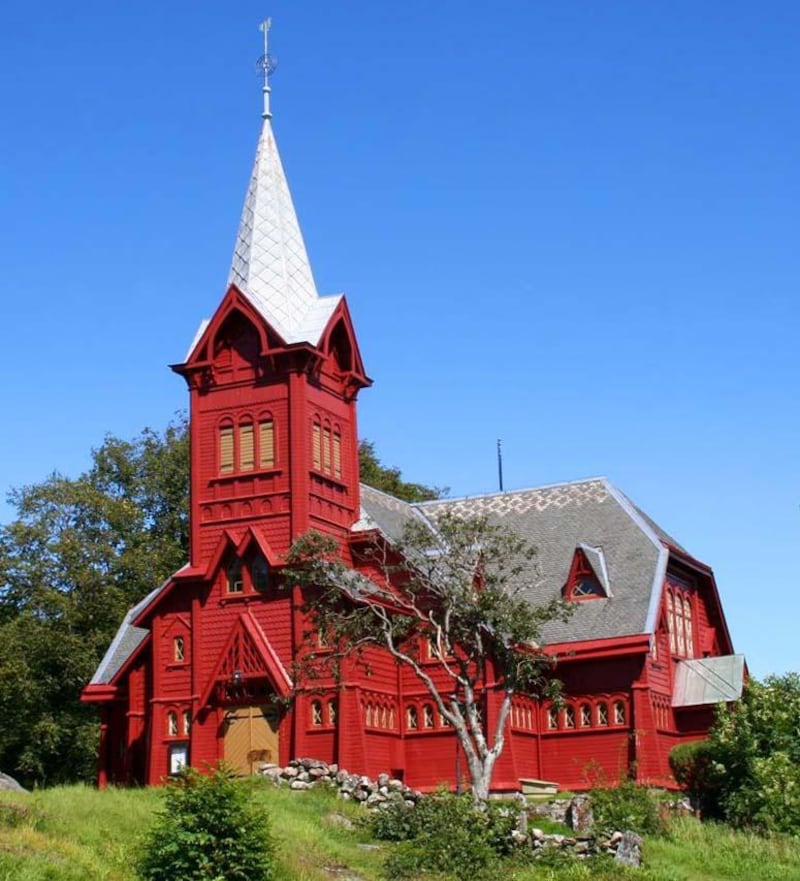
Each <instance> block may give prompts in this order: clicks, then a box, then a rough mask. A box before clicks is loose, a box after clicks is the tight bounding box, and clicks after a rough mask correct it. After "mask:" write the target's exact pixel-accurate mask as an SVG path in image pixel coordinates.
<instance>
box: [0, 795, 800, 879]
mask: <svg viewBox="0 0 800 881" xmlns="http://www.w3.org/2000/svg"><path fill="white" fill-rule="evenodd" d="M253 798H256V799H259V800H261V801H263V803H264V804H265V805H266V807H267V809H268V810H269V813H270V817H271V822H272V831H273V835H274V837H275V839H276V840H277V841H278V842H279V844H280V870H279V876H278V877H279V879H281V881H284V879H285V881H322V879H325V881H331V879H340V881H344V879H350V878H360V879H364V881H377V879H378V878H379V877H380V868H381V861H382V856H383V853H384V852H385V851H386V849H387V848H388V847H390V845H382V846H381V847H377V846H376V845H375V844H374V843H373V842H370V840H369V838H368V836H367V834H366V833H365V832H364V831H363V830H361V829H360V828H358V827H357V826H356V828H348V826H349V825H350V824H351V823H352V821H355V820H356V819H357V818H358V817H359V816H362V815H363V812H362V811H361V809H360V808H358V807H356V806H354V805H351V804H346V803H343V802H340V801H338V800H336V799H335V797H333V796H332V795H331V794H329V793H326V792H292V791H289V790H286V789H280V790H279V789H273V788H272V787H271V786H269V785H257V786H254V787H253ZM159 801H160V797H159V792H158V790H114V789H110V790H106V791H105V792H97V791H96V790H93V789H90V788H87V787H79V786H72V787H64V788H56V789H47V790H41V791H38V792H34V793H32V794H30V795H24V794H15V793H0V881H134V879H135V875H134V873H133V870H132V862H133V857H134V854H135V849H136V844H137V841H138V840H139V838H140V837H141V835H142V834H143V832H144V830H145V829H146V828H147V827H148V825H149V824H150V822H151V821H152V818H153V812H154V811H155V809H156V808H157V807H158V805H159ZM348 821H350V822H348ZM645 860H646V867H645V868H644V869H641V870H638V871H637V870H628V871H625V870H622V869H620V868H618V867H616V866H614V865H613V864H610V863H609V864H604V863H602V862H596V863H573V864H568V865H559V866H542V865H537V866H535V867H534V868H518V869H514V868H511V867H509V868H508V870H504V872H503V881H582V879H602V881H612V879H613V881H618V879H638V881H799V879H800V844H799V843H798V842H797V840H794V841H791V840H787V839H773V840H765V839H762V838H758V837H756V836H752V835H747V834H744V833H738V832H732V831H730V830H728V829H726V828H725V827H721V826H713V825H701V824H699V823H697V822H696V821H694V820H682V821H677V822H675V823H673V825H672V827H671V829H670V833H669V835H668V836H666V837H664V838H650V839H647V840H646V843H645ZM175 881H180V879H175Z"/></svg>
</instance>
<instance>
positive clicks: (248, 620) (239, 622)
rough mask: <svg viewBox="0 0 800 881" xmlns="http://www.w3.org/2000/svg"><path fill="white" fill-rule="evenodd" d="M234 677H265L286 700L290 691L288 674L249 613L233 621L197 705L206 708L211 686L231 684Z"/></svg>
mask: <svg viewBox="0 0 800 881" xmlns="http://www.w3.org/2000/svg"><path fill="white" fill-rule="evenodd" d="M235 674H237V675H238V676H239V677H240V679H241V681H242V682H247V681H248V680H252V679H263V678H265V677H266V678H267V679H268V680H269V682H270V684H271V685H272V687H273V688H274V689H275V692H276V693H277V694H279V695H280V696H281V697H289V695H290V694H291V691H292V685H293V683H292V680H291V679H290V678H289V674H288V673H287V672H286V669H285V668H284V666H283V664H282V663H281V662H280V659H279V658H278V655H277V654H276V653H275V650H274V649H273V648H272V645H271V644H270V642H269V640H268V639H267V637H266V636H265V635H264V631H263V630H262V629H261V627H260V625H259V624H258V622H257V621H256V620H255V618H254V617H253V616H252V614H251V613H250V611H246V612H242V614H241V615H239V617H238V618H237V619H236V621H235V622H234V625H233V627H232V628H231V631H230V633H229V635H228V638H227V640H226V641H225V645H224V646H223V649H222V651H221V652H220V654H219V657H218V658H217V661H216V663H215V664H214V668H213V670H212V673H211V676H210V677H209V679H208V681H207V682H206V686H205V688H204V689H203V693H202V696H201V698H200V706H203V707H204V706H207V704H208V702H209V700H210V698H211V694H212V692H213V691H214V689H215V687H216V686H217V685H220V684H222V683H225V682H231V681H233V679H234V675H235Z"/></svg>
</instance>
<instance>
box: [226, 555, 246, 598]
mask: <svg viewBox="0 0 800 881" xmlns="http://www.w3.org/2000/svg"><path fill="white" fill-rule="evenodd" d="M227 575H228V581H227V584H228V593H242V591H243V590H244V580H243V578H242V561H241V560H240V559H239V558H238V557H234V559H233V560H231V562H230V563H229V564H228V573H227Z"/></svg>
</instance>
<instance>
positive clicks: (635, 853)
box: [614, 832, 642, 867]
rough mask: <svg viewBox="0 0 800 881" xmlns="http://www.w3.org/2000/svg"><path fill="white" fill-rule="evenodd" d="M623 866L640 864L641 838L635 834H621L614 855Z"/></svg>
mask: <svg viewBox="0 0 800 881" xmlns="http://www.w3.org/2000/svg"><path fill="white" fill-rule="evenodd" d="M614 859H615V860H616V862H618V863H621V864H622V865H623V866H634V867H636V866H639V865H641V862H642V838H641V836H640V835H637V834H636V833H635V832H623V833H622V838H620V840H619V844H617V852H616V854H615V855H614Z"/></svg>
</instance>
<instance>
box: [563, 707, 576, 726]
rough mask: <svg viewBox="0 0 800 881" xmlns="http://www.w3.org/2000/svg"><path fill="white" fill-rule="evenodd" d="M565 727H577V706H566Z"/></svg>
mask: <svg viewBox="0 0 800 881" xmlns="http://www.w3.org/2000/svg"><path fill="white" fill-rule="evenodd" d="M564 727H565V728H574V727H575V707H571V706H569V705H567V706H566V707H564Z"/></svg>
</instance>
